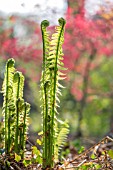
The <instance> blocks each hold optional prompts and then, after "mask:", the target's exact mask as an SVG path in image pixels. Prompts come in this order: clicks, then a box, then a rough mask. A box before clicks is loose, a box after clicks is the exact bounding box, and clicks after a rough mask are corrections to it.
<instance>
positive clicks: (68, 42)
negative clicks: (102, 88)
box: [64, 0, 113, 100]
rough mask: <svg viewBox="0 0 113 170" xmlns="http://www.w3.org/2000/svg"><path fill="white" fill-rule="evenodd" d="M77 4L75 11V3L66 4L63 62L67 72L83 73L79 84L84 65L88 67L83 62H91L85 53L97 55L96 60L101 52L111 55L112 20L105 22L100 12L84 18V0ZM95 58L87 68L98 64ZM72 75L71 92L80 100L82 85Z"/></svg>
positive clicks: (112, 42)
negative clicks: (71, 4)
mask: <svg viewBox="0 0 113 170" xmlns="http://www.w3.org/2000/svg"><path fill="white" fill-rule="evenodd" d="M78 6H79V9H78V12H75V10H76V9H75V8H76V7H75V8H74V7H68V9H67V14H66V21H67V24H66V33H65V43H64V53H65V57H64V62H65V66H66V67H67V68H68V69H69V72H73V71H75V72H76V73H77V74H79V75H81V76H82V77H83V80H82V81H81V86H82V85H83V81H84V76H85V69H87V68H86V64H87V62H92V61H88V60H89V59H88V56H90V55H94V56H95V57H96V58H97V57H98V61H99V58H100V57H102V56H103V55H105V56H107V57H110V56H112V55H113V48H112V47H113V41H112V39H113V31H112V28H113V22H106V20H105V19H104V18H102V17H101V15H100V16H98V15H97V16H95V18H94V19H90V20H89V19H87V18H85V13H84V12H85V10H84V1H83V0H82V1H80V5H78ZM83 57H84V58H83ZM95 57H94V58H95ZM92 60H93V59H92ZM98 61H97V62H98ZM97 62H92V63H91V65H90V69H92V68H93V69H94V68H95V67H96V66H97V64H96V63H97ZM89 71H90V70H89ZM72 79H73V80H72V81H73V83H72V81H71V83H72V89H71V92H72V94H73V95H75V97H76V99H77V100H81V99H82V96H83V94H82V92H83V91H82V89H83V87H82V88H80V87H79V85H78V79H77V78H76V77H75V78H73V77H72ZM75 82H76V83H75ZM79 84H80V83H79Z"/></svg>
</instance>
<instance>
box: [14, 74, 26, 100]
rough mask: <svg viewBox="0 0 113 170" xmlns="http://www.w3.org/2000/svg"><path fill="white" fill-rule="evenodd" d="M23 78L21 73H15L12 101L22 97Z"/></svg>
mask: <svg viewBox="0 0 113 170" xmlns="http://www.w3.org/2000/svg"><path fill="white" fill-rule="evenodd" d="M23 88H24V76H23V75H22V73H21V72H18V71H17V72H15V74H14V77H13V97H14V100H17V99H18V98H22V97H23Z"/></svg>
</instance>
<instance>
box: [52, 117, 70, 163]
mask: <svg viewBox="0 0 113 170" xmlns="http://www.w3.org/2000/svg"><path fill="white" fill-rule="evenodd" d="M56 126H58V127H56V129H57V130H56V134H55V149H54V155H55V162H58V160H59V159H58V158H59V154H60V151H61V149H62V147H63V146H64V144H65V142H66V139H67V135H68V134H69V125H68V122H67V121H65V122H63V121H61V120H58V123H57V125H56Z"/></svg>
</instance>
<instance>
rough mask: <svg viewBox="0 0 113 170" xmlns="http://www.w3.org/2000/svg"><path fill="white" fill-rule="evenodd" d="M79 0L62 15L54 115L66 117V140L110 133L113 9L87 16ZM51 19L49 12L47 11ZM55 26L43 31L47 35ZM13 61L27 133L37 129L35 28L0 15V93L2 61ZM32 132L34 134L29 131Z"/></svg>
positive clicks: (37, 28)
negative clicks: (26, 110)
mask: <svg viewBox="0 0 113 170" xmlns="http://www.w3.org/2000/svg"><path fill="white" fill-rule="evenodd" d="M85 12H86V11H85V1H84V0H79V1H78V0H68V8H67V10H66V12H65V19H66V21H67V24H66V30H65V31H66V32H65V42H64V45H63V49H64V63H65V67H67V68H68V70H67V71H66V74H67V78H66V80H65V81H64V82H62V84H63V85H64V86H65V87H66V88H65V89H63V90H62V96H61V103H60V108H59V113H60V115H59V117H61V118H62V119H63V120H65V119H67V120H68V121H69V125H70V136H72V138H73V139H76V138H77V137H81V136H84V137H86V136H87V137H98V138H101V137H103V136H104V135H106V134H112V133H113V29H112V28H113V9H112V8H111V6H109V10H108V11H106V8H105V7H104V6H100V9H99V11H98V12H97V13H96V14H95V15H94V16H93V17H92V18H87V17H86V13H85ZM53 15H55V14H54V11H53ZM54 27H55V26H51V27H50V28H49V31H51V32H53V31H54ZM11 57H13V58H14V59H15V61H16V68H17V69H18V70H20V71H22V72H23V74H24V75H25V88H24V95H25V99H26V101H28V102H29V103H30V104H31V113H30V120H29V121H30V128H29V131H30V132H32V134H37V132H38V131H40V130H41V109H40V105H41V103H40V93H39V91H40V75H41V68H42V66H41V64H42V40H41V31H40V24H39V23H37V22H36V21H34V20H31V18H28V17H25V16H22V15H17V14H12V15H10V16H3V15H1V16H0V89H1V87H2V82H3V78H4V69H5V63H6V61H7V59H8V58H11ZM1 108H2V94H0V118H1V122H2V121H3V120H2V112H1ZM35 132H36V133H35Z"/></svg>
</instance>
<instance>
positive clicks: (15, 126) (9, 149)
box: [2, 59, 30, 157]
mask: <svg viewBox="0 0 113 170" xmlns="http://www.w3.org/2000/svg"><path fill="white" fill-rule="evenodd" d="M14 64H15V61H14V59H9V60H8V61H7V63H6V69H5V74H4V76H5V77H4V81H3V86H2V93H3V97H4V101H3V108H2V110H3V117H4V137H5V139H4V143H5V144H4V145H5V153H6V154H10V153H17V154H20V155H21V156H22V157H23V155H24V148H25V141H26V132H27V127H28V121H27V117H28V113H29V111H30V105H29V103H27V102H25V101H24V99H23V88H24V76H23V75H22V73H21V72H18V71H16V70H15V68H14Z"/></svg>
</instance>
